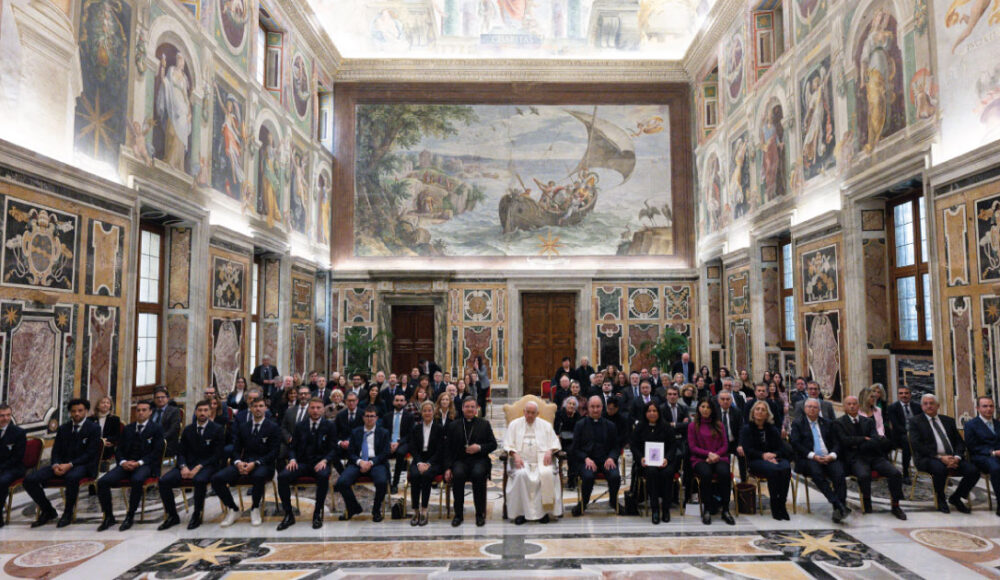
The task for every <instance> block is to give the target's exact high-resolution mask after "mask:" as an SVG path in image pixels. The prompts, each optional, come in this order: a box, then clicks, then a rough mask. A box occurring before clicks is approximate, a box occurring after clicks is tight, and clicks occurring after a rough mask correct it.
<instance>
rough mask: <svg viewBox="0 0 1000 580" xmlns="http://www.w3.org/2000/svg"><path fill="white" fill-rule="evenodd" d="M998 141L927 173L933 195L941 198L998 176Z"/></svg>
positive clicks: (999, 147) (937, 166)
mask: <svg viewBox="0 0 1000 580" xmlns="http://www.w3.org/2000/svg"><path fill="white" fill-rule="evenodd" d="M998 170H1000V141H994V142H992V143H990V144H988V145H984V146H982V147H979V148H978V149H973V150H972V151H970V152H968V153H966V154H964V155H960V156H958V157H955V158H954V159H949V160H948V161H945V162H944V163H939V164H937V165H935V166H934V167H932V168H931V169H929V170H928V171H927V179H928V181H929V182H930V184H931V187H933V188H934V195H936V196H941V195H945V194H949V193H953V192H955V191H960V190H962V189H964V188H966V187H969V186H972V185H976V184H979V183H982V182H983V181H987V180H990V179H993V178H994V177H996V176H997V175H998V174H1000V171H998Z"/></svg>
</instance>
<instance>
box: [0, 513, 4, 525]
mask: <svg viewBox="0 0 1000 580" xmlns="http://www.w3.org/2000/svg"><path fill="white" fill-rule="evenodd" d="M3 526H4V522H3V511H2V510H0V528H2V527H3Z"/></svg>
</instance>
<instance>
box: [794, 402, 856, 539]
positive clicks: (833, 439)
mask: <svg viewBox="0 0 1000 580" xmlns="http://www.w3.org/2000/svg"><path fill="white" fill-rule="evenodd" d="M791 443H792V449H794V450H795V471H796V472H798V473H801V474H802V475H805V476H806V477H809V478H810V479H812V480H813V483H814V484H815V485H816V487H817V488H818V489H819V491H820V492H821V493H822V494H823V495H824V496H826V499H827V501H829V502H830V505H832V506H833V523H835V524H839V523H841V522H843V521H844V517H845V516H846V514H848V513H850V509H848V507H847V503H846V502H847V481H846V480H845V479H844V464H843V463H841V462H840V461H839V460H838V455H839V453H840V442H839V441H838V440H837V436H836V434H835V433H834V432H833V422H831V421H828V420H827V419H826V418H824V417H821V416H820V413H819V401H817V400H816V399H806V401H805V406H804V407H803V416H802V417H799V419H798V420H797V421H795V422H794V423H792V434H791Z"/></svg>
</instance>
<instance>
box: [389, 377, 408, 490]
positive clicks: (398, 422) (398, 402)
mask: <svg viewBox="0 0 1000 580" xmlns="http://www.w3.org/2000/svg"><path fill="white" fill-rule="evenodd" d="M405 408H406V395H403V394H402V393H398V394H397V395H396V396H395V397H393V399H392V409H391V410H390V411H388V412H386V413H385V414H384V415H382V428H383V429H385V430H386V431H388V432H389V458H390V459H392V460H393V461H394V462H395V466H394V468H393V472H392V485H391V486H390V491H391V492H392V493H397V492H398V489H397V487H398V486H399V476H400V475H401V474H402V473H403V470H404V469H406V454H407V453H409V452H410V446H409V443H408V441H407V438H408V437H409V435H410V430H411V429H412V428H413V415H410V414H409V413H407V412H406V410H405Z"/></svg>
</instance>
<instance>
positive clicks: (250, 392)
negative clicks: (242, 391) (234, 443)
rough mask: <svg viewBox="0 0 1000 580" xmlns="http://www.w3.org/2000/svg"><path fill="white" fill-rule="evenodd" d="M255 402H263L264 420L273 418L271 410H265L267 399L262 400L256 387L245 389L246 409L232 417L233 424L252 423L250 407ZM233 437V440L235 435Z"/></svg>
mask: <svg viewBox="0 0 1000 580" xmlns="http://www.w3.org/2000/svg"><path fill="white" fill-rule="evenodd" d="M257 400H261V401H264V405H265V406H264V416H265V417H266V418H268V419H273V418H274V414H273V413H271V410H270V409H268V408H267V399H265V398H263V395H262V394H261V392H260V389H258V388H257V387H254V388H252V389H247V396H246V401H247V408H246V409H241V410H240V411H238V412H237V413H236V415H235V416H234V417H233V423H236V425H240V424H243V423H248V422H250V421H252V420H253V412H252V411H251V410H250V407H253V402H254V401H257ZM233 428H234V429H235V428H236V426H235V425H234V427H233ZM233 437H234V438H235V434H234V435H233Z"/></svg>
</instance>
